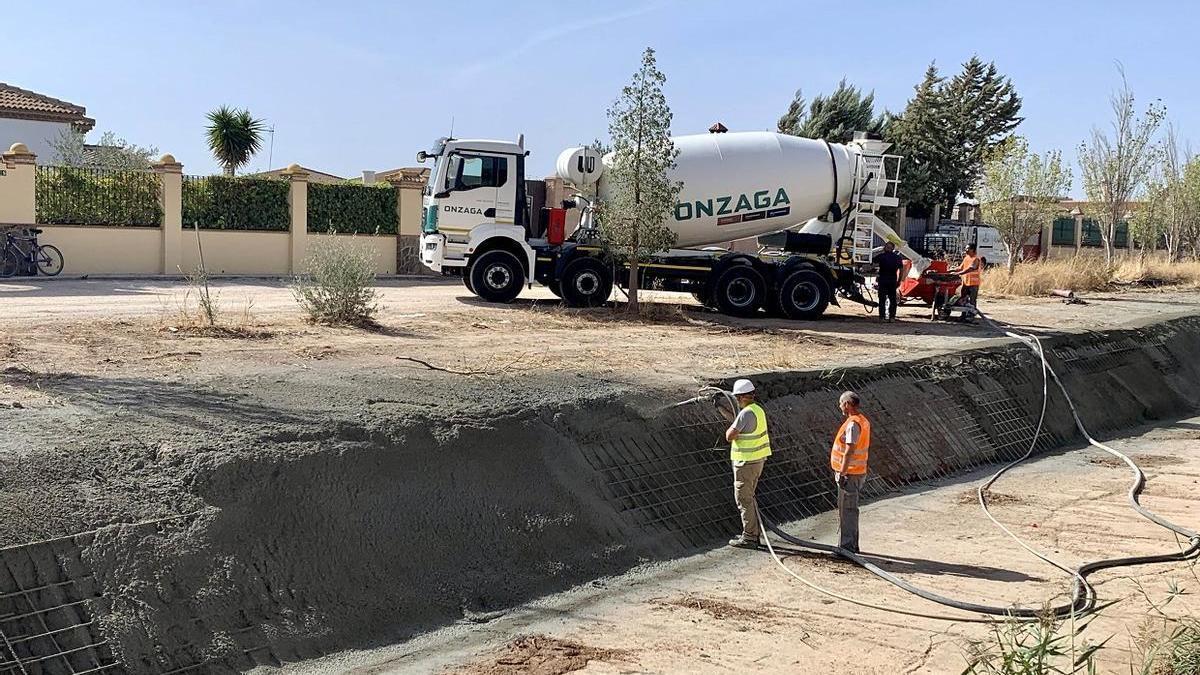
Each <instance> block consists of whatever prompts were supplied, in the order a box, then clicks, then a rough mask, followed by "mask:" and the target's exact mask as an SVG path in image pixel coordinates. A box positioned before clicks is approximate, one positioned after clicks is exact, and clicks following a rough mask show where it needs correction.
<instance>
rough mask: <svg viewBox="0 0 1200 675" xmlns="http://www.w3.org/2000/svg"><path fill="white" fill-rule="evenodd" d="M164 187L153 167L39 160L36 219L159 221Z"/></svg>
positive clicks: (58, 222)
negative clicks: (106, 166) (59, 163)
mask: <svg viewBox="0 0 1200 675" xmlns="http://www.w3.org/2000/svg"><path fill="white" fill-rule="evenodd" d="M160 188H161V183H160V181H159V178H158V176H157V175H155V174H154V173H152V172H150V171H138V170H116V169H94V168H85V167H69V166H39V167H37V172H36V174H35V178H34V195H35V199H36V200H37V222H39V223H42V224H44V225H127V226H135V227H159V226H160V225H161V224H162V205H161V204H160V203H159V190H160Z"/></svg>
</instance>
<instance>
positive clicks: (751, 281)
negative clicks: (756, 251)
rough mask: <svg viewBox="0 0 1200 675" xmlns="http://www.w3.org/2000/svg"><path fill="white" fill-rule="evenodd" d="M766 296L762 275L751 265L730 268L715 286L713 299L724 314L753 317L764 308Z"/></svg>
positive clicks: (723, 273) (718, 278)
mask: <svg viewBox="0 0 1200 675" xmlns="http://www.w3.org/2000/svg"><path fill="white" fill-rule="evenodd" d="M765 296H766V283H765V282H764V281H763V278H762V275H761V274H759V273H758V270H756V269H754V268H753V267H751V266H749V265H734V266H733V267H730V268H729V269H727V270H725V271H724V272H722V273H721V276H719V277H717V281H716V283H714V284H713V294H712V299H713V302H714V303H715V304H716V306H717V309H718V310H720V311H721V313H722V314H729V315H732V316H743V317H745V316H753V315H754V313H755V312H757V311H758V308H759V307H762V304H763V299H764V298H765Z"/></svg>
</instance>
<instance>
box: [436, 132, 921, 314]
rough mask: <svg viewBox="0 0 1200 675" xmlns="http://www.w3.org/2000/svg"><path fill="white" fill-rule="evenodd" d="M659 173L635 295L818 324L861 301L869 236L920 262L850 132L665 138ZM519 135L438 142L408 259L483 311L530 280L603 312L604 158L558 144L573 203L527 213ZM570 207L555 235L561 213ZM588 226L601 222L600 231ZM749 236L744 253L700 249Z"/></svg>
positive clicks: (875, 169)
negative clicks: (661, 191)
mask: <svg viewBox="0 0 1200 675" xmlns="http://www.w3.org/2000/svg"><path fill="white" fill-rule="evenodd" d="M673 140H674V143H675V147H676V148H677V149H678V151H679V153H678V156H677V158H676V166H675V168H674V170H673V171H672V174H671V177H672V179H673V180H676V181H680V182H681V183H682V189H681V191H680V194H679V198H678V202H677V203H676V205H675V207H674V209H673V210H672V212H671V213H670V214H669V216H668V222H667V225H668V227H670V228H671V229H672V230H673V231H674V232H675V234H676V236H677V243H676V246H677V248H673V249H671V250H668V251H662V252H660V253H658V254H655V255H653V256H650V257H649V259H643V260H642V261H641V262H640V263H639V287H641V288H661V289H664V290H676V291H689V292H691V293H692V294H693V295H694V296H695V297H696V299H697V300H699V301H700V302H701V303H703V304H705V305H708V306H710V307H714V308H716V309H717V310H719V311H721V312H723V313H726V314H731V315H735V316H751V315H753V314H755V313H756V312H759V311H760V310H765V311H767V312H768V313H771V314H774V315H780V316H785V317H788V318H793V319H812V318H817V317H819V316H821V314H823V313H824V312H825V310H826V308H827V307H828V305H829V304H830V303H834V304H838V298H839V297H841V298H844V299H849V300H852V301H856V302H862V303H867V304H870V301H869V300H868V299H867V298H865V297H864V294H863V282H864V277H863V276H862V274H861V270H862V266H863V265H869V264H870V261H871V252H872V246H873V243H874V241H875V238H876V237H878V238H881V239H884V240H888V241H892V242H893V243H895V244H896V246H897V249H898V250H899V251H900V252H901V253H902V254H903V255H905V256H907V257H909V258H910V259H911V260H913V265H912V269H913V274H917V275H919V274H920V272H921V271H922V270H924V269H925V267H926V266H927V265H928V261H927V260H925V259H923V258H921V256H919V255H918V254H916V253H915V252H914V251H912V250H911V249H910V248H908V246H907V244H905V242H904V240H903V239H902V238H901V237H899V236H897V234H896V233H895V232H894V231H893V230H892V228H890V227H888V226H887V225H886V224H885V223H884V222H883V221H882V220H880V219H879V217H878V215H877V210H878V209H879V208H881V207H886V206H895V205H896V204H897V203H898V202H897V199H896V188H897V184H898V178H897V176H898V172H899V163H900V158H899V157H897V156H895V155H888V154H885V152H886V150H887V149H888V147H889V144H887V143H884V142H882V141H880V140H878V139H875V138H868V137H867V135H866V134H856V137H855V139H854V140H852V141H851V142H849V143H847V144H844V145H843V144H835V143H827V142H825V141H821V140H813V139H808V138H798V137H795V136H787V135H783V134H776V133H768V132H743V133H720V134H700V135H691V136H679V137H676V138H674V139H673ZM527 155H528V153H527V152H526V151H525V148H524V140H523V137H522V138H521V139H519V140H518V141H517V142H515V143H514V142H506V141H494V140H459V139H439V141H437V142H436V143H435V145H434V147H433V148H432V149H431V150H429V151H423V152H421V153H418V155H417V159H418V161H420V162H425V161H428V160H430V159H432V160H434V166H433V169H432V170H431V171H430V175H429V182H428V184H427V185H426V187H425V191H424V197H423V202H422V207H423V208H422V235H421V244H420V249H419V250H420V256H421V262H422V263H423V264H424V265H425V266H426V267H428V268H429V269H431V270H433V271H435V272H440V273H442V274H446V275H455V276H461V277H462V279H463V282H464V284H465V285H466V287H467V288H468V289H469V290H470V291H471V292H472V293H474V294H475V295H477V296H479V297H480V298H482V299H484V300H488V301H492V302H511V301H512V300H513V299H515V298H516V297H517V295H518V294H519V293H520V292H521V290H522V289H523V288H526V287H528V286H531V285H532V284H533V283H534V282H535V281H536V282H538V283H541V284H543V285H545V286H547V287H548V288H550V289H551V291H553V292H554V293H555V295H558V296H559V297H561V298H562V299H563V300H564V301H565V302H566V303H567V304H569V305H571V306H577V307H586V306H594V305H599V304H601V303H604V302H607V301H608V299H609V297H610V295H611V294H612V291H613V285H614V283H615V284H618V285H621V286H623V285H624V284H625V282H626V280H627V278H628V276H629V275H628V268H622V266H621V265H620V264H619V263H614V262H613V261H612V259H611V258H610V257H609V256H606V255H605V249H604V247H603V246H602V244H601V241H602V237H601V236H600V234H601V232H599V231H598V227H597V224H596V223H595V220H594V218H593V217H592V215H593V214H592V209H593V203H594V202H595V200H597V199H599V200H603V199H604V198H605V196H606V195H607V194H608V192H609V190H610V189H611V186H610V185H609V184H608V183H607V182H606V174H605V168H606V166H607V165H608V162H610V161H611V156H609V157H602V156H600V155H599V154H598V153H597V152H596V151H595V150H593V149H591V148H585V147H580V148H568V149H567V150H564V151H563V152H562V153H561V154H560V156H559V157H558V161H557V163H556V168H557V173H558V175H559V177H561V178H562V179H564V180H565V181H566V182H568V183H570V184H571V185H573V186H574V188H575V189H576V190H578V193H577V194H576V195H575V198H574V200H572V201H567V202H565V203H564V204H562V205H560V206H552V207H550V208H546V209H539V212H538V213H534V212H533V211H532V209H530V208H528V202H529V199H528V195H527V193H526V191H527V188H526V181H525V159H526V157H527ZM568 208H573V209H579V210H580V212H581V214H580V221H579V225H578V227H576V228H574V230H573V231H571V232H567V231H566V227H565V222H566V218H565V214H566V209H568ZM600 227H602V225H601V226H600ZM756 235H768V236H760V237H759V244H760V247H759V250H758V251H757V252H756V253H753V254H751V253H744V252H734V251H729V250H726V249H723V248H716V247H713V246H712V245H713V244H716V243H719V242H728V241H733V240H737V239H742V238H746V237H752V236H756Z"/></svg>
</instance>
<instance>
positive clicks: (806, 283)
mask: <svg viewBox="0 0 1200 675" xmlns="http://www.w3.org/2000/svg"><path fill="white" fill-rule="evenodd" d="M828 306H829V284H827V283H825V278H824V277H822V276H821V275H820V273H818V272H816V271H814V270H811V269H802V270H797V271H795V272H792V273H791V274H790V275H788V277H787V279H785V280H784V281H783V285H782V286H780V287H779V309H780V311H782V312H783V315H784V316H786V317H787V318H789V319H817V318H820V316H821V315H822V314H824V313H825V308H826V307H828Z"/></svg>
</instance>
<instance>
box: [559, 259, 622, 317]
mask: <svg viewBox="0 0 1200 675" xmlns="http://www.w3.org/2000/svg"><path fill="white" fill-rule="evenodd" d="M612 287H613V282H612V276H611V275H610V274H609V271H608V267H606V266H604V265H603V264H601V263H600V261H599V260H596V259H594V258H580V259H578V260H573V261H571V262H570V263H569V264H567V267H566V269H564V270H563V275H562V282H561V286H560V288H561V290H562V299H563V300H565V301H566V303H567V304H568V305H569V306H571V307H599V306H600V305H603V304H604V303H606V302H608V296H610V295H612Z"/></svg>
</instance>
